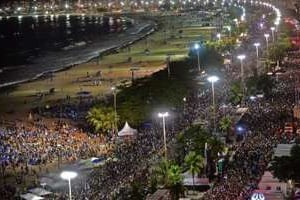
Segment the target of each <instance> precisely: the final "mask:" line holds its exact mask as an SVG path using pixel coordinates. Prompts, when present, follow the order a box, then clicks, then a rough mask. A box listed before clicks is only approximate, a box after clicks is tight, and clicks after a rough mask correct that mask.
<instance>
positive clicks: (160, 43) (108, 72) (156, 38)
mask: <svg viewBox="0 0 300 200" xmlns="http://www.w3.org/2000/svg"><path fill="white" fill-rule="evenodd" d="M166 18H167V17H164V18H163V19H162V20H160V21H162V23H163V25H162V26H165V25H164V24H166V23H167V21H168V20H167V19H166ZM172 27H174V29H173V28H171V30H169V31H167V32H166V33H165V32H163V29H161V30H159V31H157V32H155V33H154V34H152V35H150V36H149V37H148V39H144V40H141V41H139V42H137V43H135V44H133V45H132V46H131V47H130V50H129V48H124V49H121V50H119V52H117V53H115V54H111V55H107V56H104V57H103V58H102V59H101V61H100V63H98V64H97V62H96V60H94V61H91V62H88V63H84V64H81V65H78V66H75V67H73V68H71V69H69V70H66V71H62V72H58V73H55V74H54V77H53V78H52V79H51V78H46V79H41V80H37V81H33V82H29V83H25V84H21V85H19V86H17V87H14V88H13V89H12V90H10V91H7V92H2V93H1V94H0V99H1V100H0V112H1V113H2V114H3V115H5V113H13V111H14V116H15V115H16V111H18V113H20V114H22V113H27V112H26V111H28V110H29V109H30V108H32V107H33V106H37V105H44V104H50V103H52V102H54V101H56V100H59V99H63V98H65V97H66V95H69V96H71V97H72V98H73V99H74V97H76V96H77V92H80V91H89V92H91V94H92V95H93V96H98V97H103V96H104V95H105V94H107V93H109V92H110V87H111V86H112V85H115V84H118V83H119V82H121V81H123V80H130V79H131V71H130V68H132V67H138V68H139V70H138V71H136V72H135V76H136V77H144V76H147V75H150V74H152V73H154V72H156V71H157V70H160V69H161V68H163V67H165V60H166V56H167V55H168V54H170V55H171V60H172V61H174V60H182V59H183V58H185V57H186V56H187V55H188V48H189V45H190V44H191V43H192V42H195V41H197V40H199V38H201V39H209V38H210V32H209V31H207V30H206V29H204V28H202V27H186V26H185V27H181V25H180V24H179V23H178V24H176V21H174V22H173V26H172ZM179 30H182V34H181V35H180V34H179ZM171 33H172V34H171ZM165 36H166V37H167V42H166V43H165V42H164V40H165ZM145 49H148V50H149V53H148V54H146V53H145ZM129 57H131V61H130V62H129V61H128V58H129ZM100 70H101V72H102V77H103V79H104V80H103V81H102V84H101V85H99V86H95V85H94V84H93V82H92V81H91V78H90V77H94V76H96V74H97V73H99V71H100ZM50 88H55V92H54V93H53V94H49V95H45V96H44V97H43V98H39V97H37V95H36V94H37V93H40V92H42V93H48V92H49V90H50ZM26 115H27V114H26Z"/></svg>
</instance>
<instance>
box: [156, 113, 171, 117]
mask: <svg viewBox="0 0 300 200" xmlns="http://www.w3.org/2000/svg"><path fill="white" fill-rule="evenodd" d="M168 116H169V113H168V112H165V113H158V117H168Z"/></svg>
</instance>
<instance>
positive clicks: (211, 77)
mask: <svg viewBox="0 0 300 200" xmlns="http://www.w3.org/2000/svg"><path fill="white" fill-rule="evenodd" d="M207 80H208V81H209V82H211V90H212V103H213V119H214V124H213V125H214V126H213V129H214V133H216V103H215V85H214V83H215V82H217V81H218V80H219V77H217V76H210V77H208V78H207Z"/></svg>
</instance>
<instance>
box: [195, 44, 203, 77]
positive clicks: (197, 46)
mask: <svg viewBox="0 0 300 200" xmlns="http://www.w3.org/2000/svg"><path fill="white" fill-rule="evenodd" d="M194 49H195V50H196V51H197V61H198V70H199V72H200V71H201V67H200V55H199V50H200V45H199V44H198V43H196V44H195V45H194Z"/></svg>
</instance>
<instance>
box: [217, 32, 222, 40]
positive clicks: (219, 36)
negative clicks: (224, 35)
mask: <svg viewBox="0 0 300 200" xmlns="http://www.w3.org/2000/svg"><path fill="white" fill-rule="evenodd" d="M217 38H218V41H219V42H220V41H221V34H220V33H218V34H217Z"/></svg>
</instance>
